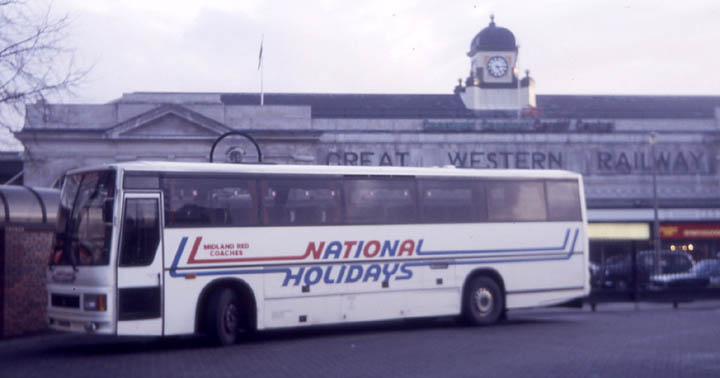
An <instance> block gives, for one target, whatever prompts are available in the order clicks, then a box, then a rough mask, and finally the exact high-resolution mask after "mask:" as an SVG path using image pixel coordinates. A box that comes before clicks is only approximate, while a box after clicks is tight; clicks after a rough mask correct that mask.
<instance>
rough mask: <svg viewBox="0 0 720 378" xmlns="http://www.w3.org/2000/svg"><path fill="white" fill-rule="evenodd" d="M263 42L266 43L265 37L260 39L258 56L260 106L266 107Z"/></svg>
mask: <svg viewBox="0 0 720 378" xmlns="http://www.w3.org/2000/svg"><path fill="white" fill-rule="evenodd" d="M263 42H265V35H264V34H263V36H262V37H261V39H260V54H259V55H258V69H259V70H260V106H264V105H265V91H264V88H263V79H264V76H265V67H264V66H265V65H264V64H263Z"/></svg>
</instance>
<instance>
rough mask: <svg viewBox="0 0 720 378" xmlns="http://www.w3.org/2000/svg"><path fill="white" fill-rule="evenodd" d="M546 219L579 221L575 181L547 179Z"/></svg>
mask: <svg viewBox="0 0 720 378" xmlns="http://www.w3.org/2000/svg"><path fill="white" fill-rule="evenodd" d="M545 186H546V188H547V190H546V193H547V200H548V205H547V207H548V220H551V221H579V220H582V213H581V210H580V192H579V188H578V183H577V181H547V182H546V183H545Z"/></svg>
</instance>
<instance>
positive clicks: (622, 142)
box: [15, 21, 720, 259]
mask: <svg viewBox="0 0 720 378" xmlns="http://www.w3.org/2000/svg"><path fill="white" fill-rule="evenodd" d="M468 56H469V57H470V68H471V69H470V74H469V75H468V77H467V78H466V79H464V80H461V81H460V82H459V83H458V85H457V86H456V87H455V88H454V91H453V92H452V93H448V94H408V95H391V94H281V93H268V94H265V95H264V106H260V95H259V94H253V93H155V92H135V93H128V94H124V95H123V96H122V97H121V98H119V99H118V100H116V101H113V102H111V103H107V104H97V105H84V104H72V105H56V104H48V103H37V104H34V105H29V106H28V107H27V116H26V123H25V126H24V128H23V129H22V130H21V131H20V132H18V133H16V134H15V135H16V137H17V138H18V139H19V140H21V141H22V143H23V144H24V146H25V173H24V180H25V183H26V184H27V185H31V186H50V185H53V183H54V182H55V181H56V180H57V179H58V178H60V177H61V176H62V174H63V172H65V171H66V170H68V169H72V168H76V167H80V166H86V165H93V164H101V163H107V162H115V161H127V160H137V159H144V160H163V161H208V159H209V152H210V148H211V146H212V144H213V143H214V142H215V141H216V139H217V138H218V137H219V136H221V135H223V134H225V133H227V132H229V131H243V132H246V133H249V134H250V135H252V136H253V137H254V138H256V139H257V140H258V142H259V144H260V146H261V148H262V153H263V160H264V161H266V162H274V163H284V164H285V163H287V164H341V165H379V166H382V165H394V166H447V165H453V166H456V167H458V168H482V169H497V168H518V169H566V170H571V171H575V172H579V173H582V174H583V175H584V180H585V190H586V197H587V202H588V208H589V211H588V214H589V219H590V221H591V222H592V223H593V226H594V227H593V228H592V229H591V238H592V241H593V242H592V247H591V249H594V251H595V252H596V253H595V254H594V255H593V256H594V257H593V258H594V259H602V258H603V256H604V255H605V254H606V253H613V252H614V251H620V250H627V249H635V250H637V249H644V248H650V247H649V246H650V243H651V240H652V235H651V234H652V232H651V231H652V230H651V227H650V225H651V222H652V219H653V205H654V198H655V197H654V194H653V193H654V191H653V184H652V182H653V176H655V177H656V178H657V186H656V188H657V194H658V199H659V201H658V204H659V208H660V211H659V216H660V220H661V222H662V223H663V225H662V226H663V227H662V228H661V232H662V233H663V234H662V238H663V245H664V246H665V248H670V247H671V246H672V247H673V248H675V247H677V248H686V249H687V248H688V246H690V251H688V253H693V254H694V255H695V256H696V258H699V259H702V258H710V257H718V255H717V254H718V251H720V237H718V235H720V194H719V189H720V172H719V171H718V165H719V163H720V161H719V159H720V151H719V147H720V96H578V95H535V81H534V79H532V78H531V77H529V73H525V76H524V77H521V75H520V74H519V73H518V72H517V69H516V62H517V57H518V48H517V45H516V44H515V37H514V35H513V34H512V33H511V32H510V31H509V30H507V29H505V28H501V27H499V26H497V25H495V23H494V21H492V22H491V23H490V25H488V27H486V28H485V29H483V30H482V31H480V33H478V35H477V36H476V37H475V38H474V39H473V40H472V42H471V46H470V51H469V52H468ZM668 91H671V89H669V90H668ZM651 135H655V137H654V143H651ZM219 147H220V148H218V149H217V150H216V153H215V156H214V157H213V158H214V160H215V161H231V162H238V161H245V162H248V161H254V159H256V158H257V157H256V156H255V152H254V149H253V148H252V146H250V145H249V144H248V143H247V141H245V140H243V139H242V138H236V139H233V138H229V139H228V140H227V141H224V142H223V143H222V144H221V145H220V146H219ZM598 256H599V257H598Z"/></svg>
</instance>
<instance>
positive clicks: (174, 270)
mask: <svg viewBox="0 0 720 378" xmlns="http://www.w3.org/2000/svg"><path fill="white" fill-rule="evenodd" d="M579 234H580V229H575V233H574V235H573V241H572V244H571V245H570V250H569V252H568V254H567V255H566V256H558V257H545V258H524V259H522V258H510V259H504V260H497V259H494V258H485V259H481V260H466V261H448V262H447V263H448V264H449V265H480V264H503V263H517V262H530V261H560V260H569V259H570V258H571V257H572V256H573V255H574V254H575V244H576V242H577V239H578V235H579ZM569 236H570V229H569V228H568V229H567V230H566V231H565V240H564V241H563V245H562V246H561V247H543V248H526V249H498V250H472V251H455V252H453V251H432V252H426V253H424V254H425V255H427V254H431V255H446V254H469V253H490V252H538V251H558V252H564V251H565V247H566V246H567V242H568V239H569ZM187 240H188V238H187V237H183V238H182V239H181V241H180V245H179V246H178V250H177V252H176V254H175V258H173V263H172V266H171V267H170V276H171V277H185V276H187V275H188V274H193V275H196V276H214V275H223V274H266V273H291V272H292V271H291V270H290V268H269V269H250V270H216V271H200V272H194V273H178V272H177V266H178V265H179V263H180V257H181V256H182V252H183V250H184V249H185V244H187ZM418 254H420V251H419V250H418ZM579 254H582V252H580V253H579ZM351 262H354V263H360V264H363V263H369V262H370V261H365V260H355V261H348V263H351ZM436 263H437V262H413V263H405V264H402V266H403V267H409V268H412V267H418V266H430V265H432V264H436Z"/></svg>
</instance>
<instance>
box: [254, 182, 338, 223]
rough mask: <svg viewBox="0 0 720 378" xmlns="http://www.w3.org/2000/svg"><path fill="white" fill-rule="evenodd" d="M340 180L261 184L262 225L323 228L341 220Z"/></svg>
mask: <svg viewBox="0 0 720 378" xmlns="http://www.w3.org/2000/svg"><path fill="white" fill-rule="evenodd" d="M339 188H340V181H339V180H333V179H330V180H328V179H312V178H306V179H277V180H266V181H263V184H262V193H263V197H262V198H263V209H262V210H263V223H264V224H266V225H272V226H281V225H324V224H337V223H339V221H340V191H339Z"/></svg>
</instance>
